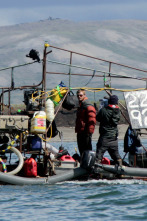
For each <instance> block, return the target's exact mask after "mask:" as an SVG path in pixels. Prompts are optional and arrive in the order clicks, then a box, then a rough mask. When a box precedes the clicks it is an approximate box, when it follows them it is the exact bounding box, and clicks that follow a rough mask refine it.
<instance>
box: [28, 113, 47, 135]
mask: <svg viewBox="0 0 147 221" xmlns="http://www.w3.org/2000/svg"><path fill="white" fill-rule="evenodd" d="M31 133H36V134H43V133H46V113H45V112H44V111H37V112H35V113H34V115H33V118H32V119H31Z"/></svg>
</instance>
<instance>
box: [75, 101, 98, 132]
mask: <svg viewBox="0 0 147 221" xmlns="http://www.w3.org/2000/svg"><path fill="white" fill-rule="evenodd" d="M95 124H96V110H95V108H94V107H93V106H92V104H90V103H89V102H88V100H87V99H86V100H84V101H82V102H81V103H80V107H79V108H78V110H77V118H76V126H75V132H76V133H81V132H86V133H87V134H93V133H94V129H95Z"/></svg>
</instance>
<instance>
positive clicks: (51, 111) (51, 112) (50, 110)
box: [45, 99, 55, 122]
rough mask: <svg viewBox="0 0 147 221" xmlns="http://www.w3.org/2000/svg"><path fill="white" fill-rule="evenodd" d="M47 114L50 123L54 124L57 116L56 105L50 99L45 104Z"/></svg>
mask: <svg viewBox="0 0 147 221" xmlns="http://www.w3.org/2000/svg"><path fill="white" fill-rule="evenodd" d="M45 112H46V118H47V120H48V121H49V122H52V121H53V120H54V117H55V114H54V103H53V101H51V100H50V99H48V100H47V101H46V104H45Z"/></svg>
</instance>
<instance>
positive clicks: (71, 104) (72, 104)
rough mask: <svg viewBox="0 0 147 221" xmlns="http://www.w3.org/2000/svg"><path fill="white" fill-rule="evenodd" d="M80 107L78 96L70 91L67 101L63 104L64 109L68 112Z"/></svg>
mask: <svg viewBox="0 0 147 221" xmlns="http://www.w3.org/2000/svg"><path fill="white" fill-rule="evenodd" d="M78 106H79V101H78V98H77V96H76V95H74V93H73V92H72V91H69V92H68V94H67V96H66V98H65V100H64V101H63V103H62V107H63V108H64V109H66V110H72V109H73V108H76V107H78Z"/></svg>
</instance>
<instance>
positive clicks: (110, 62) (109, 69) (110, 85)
mask: <svg viewBox="0 0 147 221" xmlns="http://www.w3.org/2000/svg"><path fill="white" fill-rule="evenodd" d="M110 72H111V62H109V77H110V85H109V86H110V87H111V74H110ZM110 92H111V94H112V90H110Z"/></svg>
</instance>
